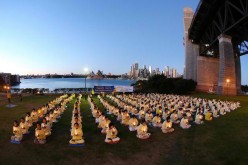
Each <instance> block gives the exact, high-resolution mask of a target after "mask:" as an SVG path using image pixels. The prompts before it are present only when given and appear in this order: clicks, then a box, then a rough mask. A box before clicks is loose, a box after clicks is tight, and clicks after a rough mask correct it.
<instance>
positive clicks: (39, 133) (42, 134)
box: [35, 128, 46, 140]
mask: <svg viewBox="0 0 248 165" xmlns="http://www.w3.org/2000/svg"><path fill="white" fill-rule="evenodd" d="M35 136H36V138H37V139H38V140H46V134H45V131H44V130H43V129H40V130H38V129H37V128H36V129H35Z"/></svg>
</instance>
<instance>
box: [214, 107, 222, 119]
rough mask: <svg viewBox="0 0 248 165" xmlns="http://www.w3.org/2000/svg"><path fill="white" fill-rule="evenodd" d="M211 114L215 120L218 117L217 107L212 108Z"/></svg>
mask: <svg viewBox="0 0 248 165" xmlns="http://www.w3.org/2000/svg"><path fill="white" fill-rule="evenodd" d="M212 112H213V117H215V118H217V117H219V116H220V115H218V112H219V111H218V109H217V107H213V110H212Z"/></svg>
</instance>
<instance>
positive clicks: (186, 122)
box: [180, 114, 191, 129]
mask: <svg viewBox="0 0 248 165" xmlns="http://www.w3.org/2000/svg"><path fill="white" fill-rule="evenodd" d="M180 127H182V128H183V129H188V128H190V127H191V125H190V124H189V120H188V118H187V115H186V114H183V118H182V119H181V122H180Z"/></svg>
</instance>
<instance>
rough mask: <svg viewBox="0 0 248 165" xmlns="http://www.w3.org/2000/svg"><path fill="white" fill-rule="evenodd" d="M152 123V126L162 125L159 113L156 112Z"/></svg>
mask: <svg viewBox="0 0 248 165" xmlns="http://www.w3.org/2000/svg"><path fill="white" fill-rule="evenodd" d="M152 125H153V126H154V127H162V123H161V117H160V114H157V115H156V116H155V117H154V118H153V119H152Z"/></svg>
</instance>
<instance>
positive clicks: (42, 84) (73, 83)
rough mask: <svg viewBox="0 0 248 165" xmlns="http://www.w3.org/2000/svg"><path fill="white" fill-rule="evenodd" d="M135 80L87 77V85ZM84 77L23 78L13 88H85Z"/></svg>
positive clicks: (113, 84) (110, 84) (113, 83)
mask: <svg viewBox="0 0 248 165" xmlns="http://www.w3.org/2000/svg"><path fill="white" fill-rule="evenodd" d="M134 82H135V81H134V80H120V79H102V80H96V79H86V87H87V88H94V86H130V85H131V84H132V83H134ZM84 87H85V79H84V78H50V79H46V78H35V79H21V83H20V84H19V85H16V86H12V88H48V89H49V90H54V89H58V88H84Z"/></svg>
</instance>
